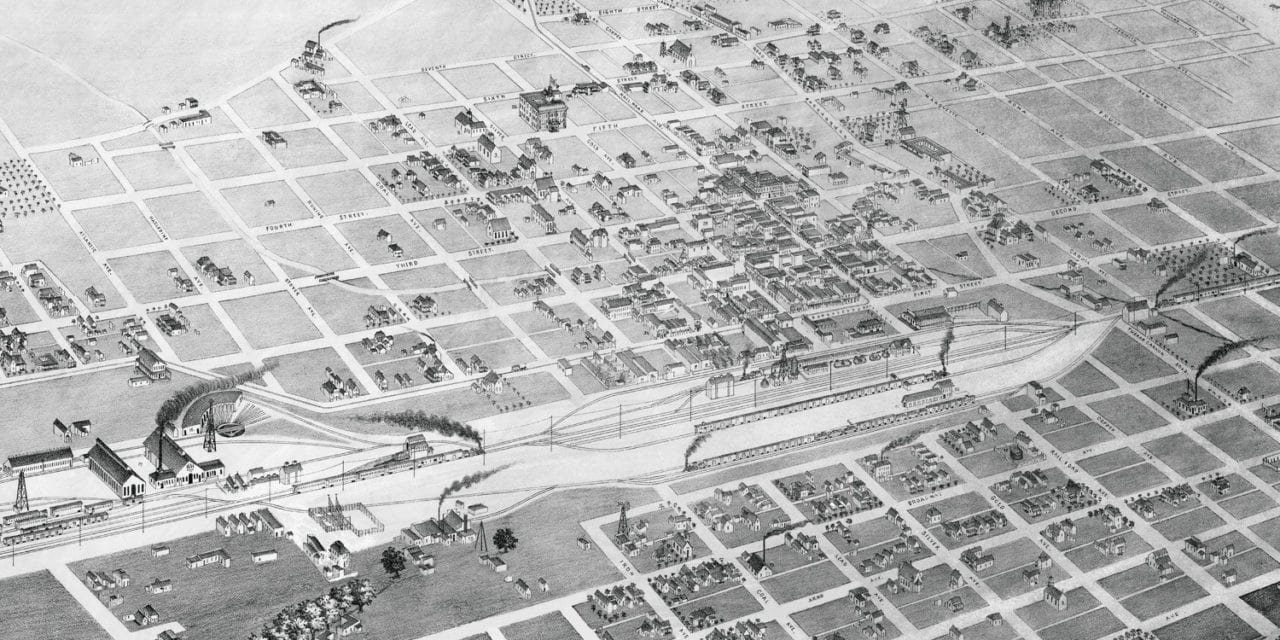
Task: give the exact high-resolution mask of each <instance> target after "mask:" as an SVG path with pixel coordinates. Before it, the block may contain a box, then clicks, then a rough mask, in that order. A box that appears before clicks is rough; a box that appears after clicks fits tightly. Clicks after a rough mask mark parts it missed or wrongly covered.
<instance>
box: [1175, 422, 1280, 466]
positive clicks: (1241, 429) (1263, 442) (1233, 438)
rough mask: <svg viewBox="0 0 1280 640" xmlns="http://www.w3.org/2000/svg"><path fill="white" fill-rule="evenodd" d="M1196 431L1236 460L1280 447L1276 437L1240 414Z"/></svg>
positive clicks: (1264, 453) (1257, 455) (1246, 458)
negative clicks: (1264, 431)
mask: <svg viewBox="0 0 1280 640" xmlns="http://www.w3.org/2000/svg"><path fill="white" fill-rule="evenodd" d="M1196 433H1198V434H1200V435H1202V436H1204V439H1205V440H1208V441H1209V442H1210V443H1212V444H1213V446H1215V447H1217V448H1219V449H1221V450H1222V452H1223V453H1225V454H1227V455H1229V456H1231V457H1232V458H1233V459H1235V460H1236V461H1241V460H1248V459H1250V458H1257V457H1260V456H1265V455H1267V454H1269V453H1272V452H1274V451H1275V450H1277V449H1280V443H1278V442H1276V440H1275V439H1274V438H1272V437H1271V436H1269V435H1267V434H1265V433H1263V432H1262V431H1261V430H1259V429H1258V428H1257V427H1255V426H1254V425H1253V423H1251V422H1249V421H1248V420H1247V419H1245V418H1241V417H1239V416H1235V417H1231V418H1227V419H1226V420H1222V421H1220V422H1214V423H1212V424H1207V425H1204V426H1203V427H1199V428H1197V429H1196Z"/></svg>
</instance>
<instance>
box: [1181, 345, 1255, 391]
mask: <svg viewBox="0 0 1280 640" xmlns="http://www.w3.org/2000/svg"><path fill="white" fill-rule="evenodd" d="M1261 340H1262V338H1249V339H1248V340H1237V341H1235V342H1228V343H1226V344H1224V345H1222V346H1220V347H1218V348H1217V349H1214V350H1213V351H1210V352H1209V355H1208V356H1205V359H1204V362H1201V363H1200V366H1199V367H1197V368H1196V378H1195V381H1196V385H1197V386H1198V385H1199V384H1200V376H1202V375H1204V372H1205V371H1208V370H1209V367H1212V366H1213V365H1215V364H1218V363H1219V362H1221V361H1222V359H1223V358H1225V357H1227V356H1229V355H1231V354H1232V353H1233V352H1235V351H1238V350H1240V349H1243V348H1245V347H1247V346H1249V345H1252V344H1257V343H1258V342H1260V341H1261Z"/></svg>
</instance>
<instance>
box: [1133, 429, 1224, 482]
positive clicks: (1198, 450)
mask: <svg viewBox="0 0 1280 640" xmlns="http://www.w3.org/2000/svg"><path fill="white" fill-rule="evenodd" d="M1142 446H1143V448H1145V449H1146V450H1147V451H1149V452H1150V453H1151V454H1152V455H1154V456H1155V457H1157V458H1159V459H1160V461H1161V462H1163V463H1165V464H1166V465H1168V466H1169V468H1170V469H1173V470H1174V472H1176V473H1178V474H1179V475H1181V476H1182V477H1183V478H1188V479H1190V478H1193V477H1195V476H1198V475H1200V474H1202V473H1205V472H1207V471H1212V470H1214V469H1217V468H1218V467H1221V466H1222V461H1221V460H1219V459H1217V458H1216V457H1214V455H1213V454H1211V453H1209V452H1208V451H1206V450H1205V448H1204V447H1202V446H1200V445H1198V444H1196V443H1195V442H1194V441H1193V440H1191V438H1189V437H1188V436H1186V435H1185V434H1181V433H1174V434H1171V435H1167V436H1165V437H1163V438H1158V439H1156V440H1151V441H1150V442H1147V443H1146V444H1144V445H1142Z"/></svg>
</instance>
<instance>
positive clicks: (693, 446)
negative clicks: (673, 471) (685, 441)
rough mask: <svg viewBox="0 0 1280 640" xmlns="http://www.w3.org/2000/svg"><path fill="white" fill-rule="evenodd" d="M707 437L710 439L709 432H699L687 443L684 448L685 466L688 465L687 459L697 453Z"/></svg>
mask: <svg viewBox="0 0 1280 640" xmlns="http://www.w3.org/2000/svg"><path fill="white" fill-rule="evenodd" d="M709 439H711V434H709V433H700V434H698V435H697V437H695V438H694V439H693V442H690V443H689V447H688V448H687V449H685V450H684V464H685V466H686V467H687V466H689V459H690V458H692V457H693V454H695V453H697V452H698V449H701V448H702V445H703V444H706V442H707V440H709Z"/></svg>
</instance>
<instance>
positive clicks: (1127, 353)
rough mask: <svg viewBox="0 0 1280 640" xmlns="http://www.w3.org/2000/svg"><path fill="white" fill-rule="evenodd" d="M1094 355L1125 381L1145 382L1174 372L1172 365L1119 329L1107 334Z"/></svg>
mask: <svg viewBox="0 0 1280 640" xmlns="http://www.w3.org/2000/svg"><path fill="white" fill-rule="evenodd" d="M1094 357H1095V358H1097V360H1098V361H1099V362H1101V363H1102V364H1104V365H1106V367H1107V368H1108V369H1110V370H1112V371H1113V372H1115V373H1116V374H1117V375H1119V376H1120V377H1121V378H1123V379H1124V380H1125V381H1126V382H1146V381H1147V380H1151V379H1153V378H1160V377H1163V376H1167V375H1170V374H1172V373H1174V370H1173V367H1170V366H1169V365H1167V364H1165V363H1164V361H1163V360H1161V359H1160V358H1158V357H1156V355H1155V354H1153V353H1151V352H1150V351H1149V350H1147V348H1146V347H1144V346H1142V345H1141V344H1139V343H1138V342H1137V341H1136V340H1134V339H1133V338H1131V337H1129V336H1128V335H1125V334H1124V333H1123V332H1121V331H1120V330H1119V329H1113V330H1112V331H1111V333H1109V334H1107V337H1106V339H1104V340H1103V341H1102V344H1101V345H1099V346H1098V348H1097V349H1096V350H1095V351H1094Z"/></svg>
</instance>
